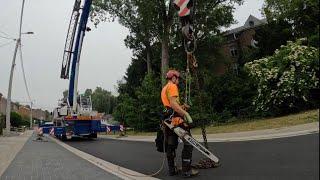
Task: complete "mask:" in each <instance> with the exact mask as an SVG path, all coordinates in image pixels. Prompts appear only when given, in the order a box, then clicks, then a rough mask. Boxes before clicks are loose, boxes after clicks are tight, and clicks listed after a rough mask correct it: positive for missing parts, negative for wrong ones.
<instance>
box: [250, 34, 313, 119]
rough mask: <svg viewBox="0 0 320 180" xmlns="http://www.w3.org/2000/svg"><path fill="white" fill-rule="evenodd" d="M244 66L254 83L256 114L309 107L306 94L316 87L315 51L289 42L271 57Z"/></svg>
mask: <svg viewBox="0 0 320 180" xmlns="http://www.w3.org/2000/svg"><path fill="white" fill-rule="evenodd" d="M245 67H246V68H247V70H248V71H249V73H250V75H251V76H252V77H253V78H254V79H255V80H256V83H257V91H258V94H257V96H256V97H255V99H254V101H253V104H254V105H255V106H256V111H258V112H267V111H271V112H275V113H276V114H280V113H287V112H288V111H289V112H290V111H297V110H301V109H305V108H308V107H310V106H312V103H311V102H310V99H309V91H310V89H312V88H316V87H318V84H319V79H318V77H317V72H318V71H319V50H318V49H316V48H313V47H308V46H305V45H302V41H301V40H298V41H297V42H288V44H287V45H286V46H281V48H280V49H279V50H276V51H275V53H274V55H272V56H269V57H266V58H262V59H259V60H255V61H253V62H250V63H247V64H246V65H245Z"/></svg>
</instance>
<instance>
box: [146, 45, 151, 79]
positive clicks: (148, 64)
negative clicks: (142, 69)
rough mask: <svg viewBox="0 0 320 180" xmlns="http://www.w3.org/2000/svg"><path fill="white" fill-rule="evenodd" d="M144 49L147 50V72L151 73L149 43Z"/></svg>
mask: <svg viewBox="0 0 320 180" xmlns="http://www.w3.org/2000/svg"><path fill="white" fill-rule="evenodd" d="M146 51H147V72H148V74H151V73H152V66H151V59H150V45H149V44H148V45H146Z"/></svg>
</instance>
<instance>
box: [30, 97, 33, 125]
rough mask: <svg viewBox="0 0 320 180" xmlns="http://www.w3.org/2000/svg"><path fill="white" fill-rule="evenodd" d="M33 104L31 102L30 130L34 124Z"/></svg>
mask: <svg viewBox="0 0 320 180" xmlns="http://www.w3.org/2000/svg"><path fill="white" fill-rule="evenodd" d="M32 104H33V102H32V101H31V105H30V129H32V123H33V117H32Z"/></svg>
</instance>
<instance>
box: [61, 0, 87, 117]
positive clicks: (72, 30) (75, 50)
mask: <svg viewBox="0 0 320 180" xmlns="http://www.w3.org/2000/svg"><path fill="white" fill-rule="evenodd" d="M91 4H92V0H84V3H83V6H82V7H81V0H76V1H75V4H74V7H73V12H72V15H71V20H70V24H69V29H68V34H67V39H66V42H65V49H64V55H63V63H62V69H61V78H63V79H69V92H68V103H69V105H70V106H71V107H72V110H73V111H74V112H76V108H77V88H78V76H79V63H80V54H81V48H82V43H83V38H84V36H85V31H87V30H89V28H87V22H88V18H89V13H90V7H91ZM79 16H80V17H79ZM79 18H80V19H79ZM70 65H71V66H70ZM69 71H70V72H69ZM69 76H70V77H69Z"/></svg>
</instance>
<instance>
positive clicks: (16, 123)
mask: <svg viewBox="0 0 320 180" xmlns="http://www.w3.org/2000/svg"><path fill="white" fill-rule="evenodd" d="M3 118H4V119H5V116H3ZM10 124H11V126H13V127H20V126H29V125H30V122H29V120H28V119H25V118H22V117H21V116H20V114H18V113H16V112H11V113H10ZM4 126H5V122H4Z"/></svg>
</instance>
